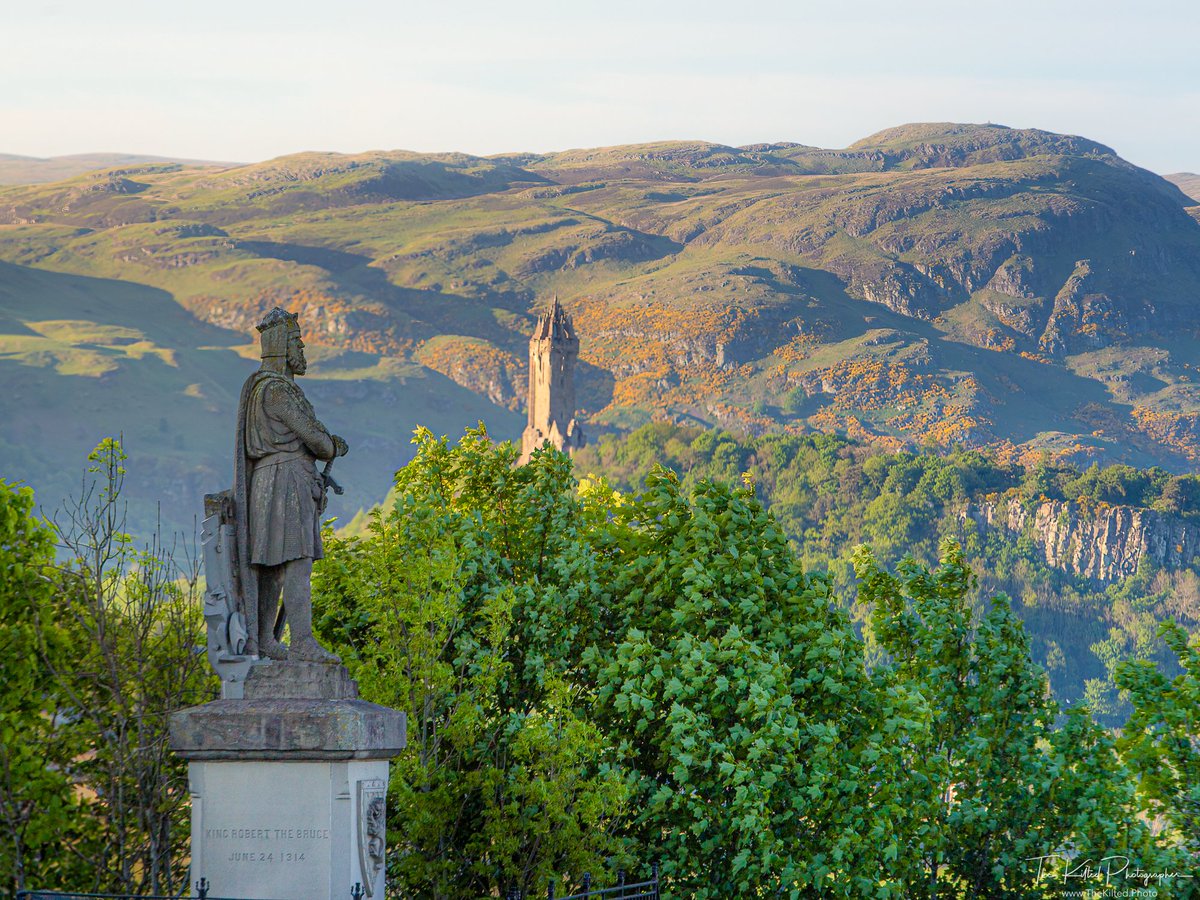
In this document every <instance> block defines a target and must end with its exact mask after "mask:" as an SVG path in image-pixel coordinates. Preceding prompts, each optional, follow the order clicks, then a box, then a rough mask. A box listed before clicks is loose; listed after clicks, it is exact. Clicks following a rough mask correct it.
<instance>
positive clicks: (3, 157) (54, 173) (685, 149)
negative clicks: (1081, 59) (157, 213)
mask: <svg viewBox="0 0 1200 900" xmlns="http://www.w3.org/2000/svg"><path fill="white" fill-rule="evenodd" d="M1047 152H1051V153H1069V154H1073V155H1087V154H1090V155H1098V156H1112V157H1116V153H1115V152H1114V151H1113V150H1112V149H1110V148H1109V147H1106V146H1104V145H1103V144H1100V143H1097V142H1096V141H1091V140H1088V139H1087V138H1082V137H1078V136H1075V135H1060V134H1055V133H1053V132H1049V131H1042V130H1039V129H1032V128H1031V129H1015V128H1009V127H1008V126H1006V125H998V124H994V123H988V124H986V125H972V124H958V123H953V122H926V123H915V124H909V125H900V126H896V127H893V128H886V129H884V130H882V131H879V132H876V133H875V134H873V135H870V136H869V137H865V138H863V139H861V140H859V141H856V142H854V143H853V144H851V145H850V146H849V147H847V148H845V149H841V150H837V149H822V148H819V147H813V146H809V145H805V144H800V143H794V142H788V141H783V142H778V143H758V144H746V145H743V146H740V147H735V146H729V145H725V144H719V143H712V142H709V141H659V142H649V143H642V144H630V145H619V146H610V147H600V148H592V149H574V150H565V151H560V152H551V153H534V152H517V153H498V154H493V155H490V156H473V155H472V154H468V153H458V152H432V153H414V152H410V151H406V150H391V151H364V152H359V153H339V152H333V151H327V152H322V151H315V152H314V151H304V152H297V153H293V154H288V155H285V156H280V157H276V158H274V159H270V160H265V161H263V162H261V163H250V164H244V163H235V162H216V161H209V160H198V159H183V158H175V157H167V156H154V155H146V154H134V153H79V154H70V155H66V156H54V157H45V158H41V157H32V156H18V155H14V154H6V153H0V184H35V183H45V182H51V181H59V180H63V179H66V178H73V177H75V176H77V175H82V174H85V173H88V172H98V171H102V170H105V169H111V168H123V167H126V166H132V165H141V164H147V163H174V164H180V165H187V166H203V167H215V168H222V169H228V168H242V167H256V166H270V165H272V164H287V163H294V164H296V166H297V171H298V172H302V171H303V170H304V169H306V168H309V167H311V165H312V163H313V162H314V161H316V160H326V161H332V160H353V161H359V162H369V161H372V160H375V161H379V160H387V159H395V160H404V159H418V158H427V159H430V160H440V161H451V160H456V159H457V160H467V159H478V160H488V161H497V160H498V161H505V162H513V163H516V164H518V165H530V164H532V163H536V162H538V161H543V160H550V159H554V160H559V161H562V162H565V163H568V164H569V167H570V168H573V169H576V168H586V165H585V164H586V163H588V162H605V161H612V160H618V159H621V158H622V157H624V158H625V159H627V160H633V159H641V160H646V161H650V164H651V166H652V168H659V169H660V170H669V169H670V168H671V166H670V165H669V163H670V162H672V161H674V162H676V163H681V162H682V163H685V164H692V165H697V166H700V167H712V168H716V169H720V168H724V167H727V166H731V165H747V164H748V165H755V166H758V167H760V168H761V167H763V166H770V165H776V166H779V167H780V173H781V174H782V173H792V174H822V173H828V172H834V171H837V172H852V171H872V170H875V171H887V170H891V169H896V168H902V169H903V168H907V169H920V168H932V167H937V166H963V165H972V164H978V163H985V162H995V161H1001V160H1013V159H1021V158H1024V157H1026V156H1033V155H1040V154H1044V153H1047ZM656 163H657V164H661V165H655V164H656ZM1164 177H1166V178H1167V179H1168V180H1172V181H1174V180H1176V179H1179V180H1180V182H1181V187H1182V182H1189V180H1190V182H1189V183H1190V185H1191V187H1192V188H1193V190H1197V192H1200V186H1198V185H1197V184H1196V183H1195V182H1196V181H1197V180H1200V176H1197V175H1193V174H1190V173H1179V174H1177V175H1167V176H1164ZM1185 193H1186V191H1185Z"/></svg>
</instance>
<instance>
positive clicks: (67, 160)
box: [0, 153, 237, 184]
mask: <svg viewBox="0 0 1200 900" xmlns="http://www.w3.org/2000/svg"><path fill="white" fill-rule="evenodd" d="M147 163H170V164H175V165H180V166H217V167H221V168H227V167H229V166H233V165H237V163H227V162H226V163H219V162H208V161H206V160H201V159H176V158H174V157H170V156H147V155H145V154H139V153H72V154H70V155H68V156H48V157H39V156H17V155H15V154H12V153H0V184H44V183H46V182H48V181H61V180H63V179H64V178H74V177H75V176H77V175H83V174H85V173H87V172H96V171H101V170H104V169H117V168H124V167H127V166H139V165H145V164H147Z"/></svg>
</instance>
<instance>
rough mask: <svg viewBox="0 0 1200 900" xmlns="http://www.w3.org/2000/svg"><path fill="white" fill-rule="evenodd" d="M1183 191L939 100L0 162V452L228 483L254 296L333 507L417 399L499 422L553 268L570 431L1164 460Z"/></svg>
mask: <svg viewBox="0 0 1200 900" xmlns="http://www.w3.org/2000/svg"><path fill="white" fill-rule="evenodd" d="M1189 204H1191V200H1190V199H1189V198H1187V197H1186V196H1185V194H1184V193H1183V192H1181V190H1180V189H1179V188H1178V187H1176V186H1175V185H1173V184H1171V183H1169V182H1167V181H1166V180H1164V179H1162V178H1160V177H1158V176H1156V175H1153V174H1152V173H1150V172H1147V171H1145V170H1142V169H1138V168H1136V167H1135V166H1132V165H1130V164H1129V163H1127V162H1125V161H1123V160H1122V159H1120V158H1119V157H1118V156H1117V155H1116V154H1114V153H1113V152H1112V151H1111V150H1109V149H1108V148H1106V147H1104V146H1102V145H1100V144H1097V143H1095V142H1092V141H1088V140H1086V139H1084V138H1080V137H1071V136H1063V135H1056V134H1051V133H1048V132H1041V131H1033V130H1016V129H1008V128H1004V127H1002V126H996V125H954V124H944V123H943V124H924V125H908V126H901V127H899V128H893V129H889V130H887V131H883V132H880V133H878V134H876V135H873V136H871V137H869V138H866V139H864V140H862V141H859V142H857V143H855V144H854V145H852V146H851V147H849V148H846V149H844V150H824V149H820V148H815V147H808V146H803V145H799V144H786V143H780V144H762V145H754V146H748V147H726V146H722V145H717V144H710V143H704V142H696V141H693V142H664V143H656V144H644V145H637V146H626V147H608V148H597V149H586V150H572V151H566V152H562V153H553V154H513V155H506V156H500V157H492V158H480V157H473V156H468V155H464V154H425V155H421V154H414V153H406V152H400V151H397V152H376V153H367V154H359V155H349V156H348V155H339V154H315V153H306V154H300V155H296V156H289V157H283V158H280V159H276V160H271V161H268V162H264V163H258V164H254V165H246V166H237V167H230V168H224V169H215V168H200V167H194V166H187V165H179V164H175V163H166V164H158V163H133V164H129V165H122V166H119V167H117V168H111V169H108V170H105V171H101V172H89V173H85V174H81V175H78V176H76V177H73V178H68V179H66V180H62V181H58V182H54V183H46V184H36V185H24V186H9V187H6V188H0V261H3V262H4V263H6V265H5V266H4V268H3V269H0V373H2V374H3V377H4V379H5V384H6V385H9V384H12V385H14V387H16V388H17V390H11V391H6V392H4V398H3V400H2V401H0V402H3V403H4V404H6V405H5V408H4V410H3V411H4V413H5V415H6V418H7V419H8V420H9V421H11V422H15V423H17V427H16V428H15V429H14V430H13V431H11V432H9V434H11V435H13V436H12V437H8V436H6V437H5V440H6V441H7V442H8V444H9V446H8V447H7V448H6V449H8V451H9V454H10V459H11V460H12V461H13V462H12V463H11V464H10V465H8V466H6V467H5V469H4V472H5V474H6V475H8V476H10V477H14V476H15V477H21V478H25V479H27V480H28V481H30V482H31V483H33V484H35V485H37V486H39V487H42V488H43V490H44V494H43V499H44V500H46V501H49V502H53V501H54V500H55V499H56V497H57V496H58V495H59V492H60V491H61V490H62V489H63V487H62V486H63V485H65V484H66V483H67V482H68V481H69V479H70V478H71V477H73V476H71V475H70V474H69V473H72V472H74V471H75V470H76V469H77V466H78V460H79V458H80V454H81V452H83V451H85V450H86V449H87V446H90V445H91V443H94V441H95V439H98V438H99V436H101V435H103V434H106V433H110V432H113V431H117V430H123V431H125V432H126V434H127V436H128V438H129V443H130V444H131V445H132V449H133V450H134V451H135V452H137V453H141V454H144V456H145V458H146V459H147V460H152V461H153V463H152V465H153V466H155V467H157V468H153V469H152V470H151V471H152V474H151V475H150V476H147V481H146V483H145V484H144V485H139V486H138V489H139V491H141V492H142V493H140V494H139V495H138V497H137V500H138V504H139V505H138V510H139V512H138V516H139V521H141V522H145V521H147V517H148V516H149V515H150V513H151V512H152V510H150V509H149V508H147V507H146V503H148V502H149V500H150V498H152V497H160V496H169V497H171V498H172V502H171V507H170V510H169V513H168V515H167V518H168V519H169V520H170V521H171V522H172V523H174V522H178V521H180V520H181V519H183V518H185V517H184V515H183V513H184V511H186V510H189V509H195V508H198V506H197V504H198V500H199V495H200V493H202V492H203V491H204V490H210V489H215V488H217V487H221V486H223V484H222V482H223V480H227V479H226V478H225V476H224V473H225V472H226V471H227V468H228V463H227V460H226V456H227V455H228V454H227V451H226V448H225V444H226V443H227V442H228V431H229V430H230V429H231V427H232V426H231V419H232V399H231V398H232V395H233V392H234V391H235V390H236V386H237V384H238V383H240V381H241V379H242V378H243V377H244V376H245V374H246V373H248V372H249V371H250V370H251V369H252V367H253V362H252V360H251V358H250V357H252V355H253V354H252V348H251V346H250V335H251V334H252V326H253V324H254V322H256V321H257V319H258V318H259V317H260V316H261V315H262V314H263V313H264V312H265V311H266V310H267V309H269V308H270V307H271V306H273V305H275V304H282V305H285V306H288V307H290V308H292V309H295V310H298V311H300V312H301V314H302V316H303V320H304V321H305V322H306V323H307V327H308V329H309V333H308V335H307V336H306V341H307V342H308V344H309V346H310V348H311V349H312V351H313V355H314V357H315V364H314V365H313V367H312V375H311V376H310V377H309V378H308V380H307V381H306V384H307V386H308V390H309V391H310V393H312V394H313V396H314V400H315V401H316V402H317V408H318V412H319V413H320V414H321V415H322V416H323V417H324V418H325V419H327V420H328V422H329V424H330V425H331V426H333V427H335V428H336V429H338V430H339V431H340V432H341V433H344V434H345V435H346V436H347V438H348V439H349V440H350V442H351V445H352V453H351V455H350V456H349V457H347V458H346V461H345V463H344V465H345V468H346V472H345V478H344V480H345V481H346V482H348V484H349V486H350V487H351V489H352V490H353V491H354V493H353V495H352V496H351V497H350V498H349V499H348V501H346V502H345V503H344V504H343V506H342V508H340V509H338V508H337V507H336V506H335V508H334V510H333V511H335V512H338V513H340V514H342V515H346V514H350V513H353V512H354V510H355V509H357V507H358V506H361V505H366V504H368V503H369V502H371V501H372V500H375V499H377V498H378V497H379V496H381V495H382V493H383V491H384V489H385V488H386V486H387V483H388V479H389V473H390V471H391V470H392V469H393V468H394V467H395V466H396V465H398V464H400V463H401V462H402V461H403V459H404V458H405V457H404V449H405V446H406V441H407V434H408V432H409V430H410V428H411V427H412V426H413V425H415V424H417V423H418V422H422V423H425V424H429V425H430V426H431V427H433V428H434V429H435V430H445V431H450V432H457V431H458V430H460V428H461V426H462V425H464V424H469V423H472V422H474V421H475V420H476V419H478V418H481V417H482V418H486V419H487V420H488V421H489V424H490V425H491V426H492V432H493V433H494V434H497V435H499V436H501V437H510V436H515V434H516V433H517V431H518V430H519V427H520V420H519V411H520V409H521V407H522V403H523V397H522V396H521V392H522V389H523V388H522V385H523V373H524V365H525V352H526V351H525V345H526V340H527V337H526V336H527V334H528V332H529V330H530V328H531V326H532V323H533V317H534V314H535V313H536V311H537V310H538V309H540V308H541V307H542V306H543V305H544V304H545V303H546V302H548V300H549V297H550V296H551V295H552V294H553V293H557V294H558V295H559V296H560V298H561V299H562V300H563V301H564V303H565V304H566V305H567V306H568V308H569V309H570V310H571V311H572V312H573V313H574V315H575V319H576V325H577V329H578V331H579V332H580V334H581V336H582V339H583V349H582V351H581V372H580V375H579V383H580V396H581V404H582V405H583V406H584V407H585V412H586V415H587V419H588V420H589V421H590V423H591V426H590V427H591V430H592V432H593V433H598V432H603V431H604V430H618V431H619V430H625V429H629V428H631V427H635V426H637V425H640V424H642V423H645V422H647V421H651V420H666V421H672V422H676V423H687V424H696V425H709V426H711V425H719V426H722V427H727V428H730V429H732V430H734V431H738V432H742V433H750V434H753V433H758V432H761V431H765V430H772V431H783V432H786V433H792V434H805V433H810V432H816V431H837V432H841V433H846V434H849V435H851V436H852V437H857V438H870V439H873V440H877V441H880V442H882V444H883V445H884V446H887V447H891V448H893V449H898V448H901V447H912V446H922V445H927V444H928V445H933V446H940V447H951V446H967V447H983V446H987V447H991V448H994V450H995V451H996V452H997V453H998V454H999V458H1000V459H1002V460H1009V461H1013V462H1016V461H1020V460H1026V461H1029V460H1033V459H1038V458H1040V457H1041V456H1042V455H1043V454H1049V455H1050V456H1051V457H1053V458H1061V459H1064V460H1074V461H1077V462H1081V463H1084V464H1086V463H1087V462H1089V461H1090V460H1092V459H1096V460H1101V461H1121V462H1128V463H1131V464H1135V465H1140V466H1148V465H1153V464H1157V465H1161V466H1163V467H1165V468H1166V469H1169V470H1172V471H1184V470H1189V469H1191V468H1192V467H1194V466H1195V464H1196V462H1197V461H1200V384H1198V383H1197V379H1198V378H1200V368H1198V366H1200V352H1198V351H1197V348H1196V340H1195V338H1196V335H1197V330H1198V329H1200V305H1198V303H1197V301H1198V300H1200V223H1198V222H1197V220H1196V219H1195V218H1193V217H1192V215H1189V212H1188V210H1187V207H1188V206H1189ZM89 304H90V305H89ZM134 385H136V387H135V386H134ZM164 423H165V424H164ZM38 435H41V436H42V439H41V440H40V441H39V440H38ZM84 445H86V446H84ZM35 448H36V449H35ZM338 465H339V467H341V466H343V463H342V462H339V464H338Z"/></svg>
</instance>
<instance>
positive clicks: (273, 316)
mask: <svg viewBox="0 0 1200 900" xmlns="http://www.w3.org/2000/svg"><path fill="white" fill-rule="evenodd" d="M280 325H282V326H284V327H285V328H289V329H290V328H295V329H296V330H299V329H300V322H299V321H298V319H297V316H296V314H295V313H290V312H288V311H287V310H286V309H281V308H280V307H278V306H277V307H275V308H274V309H273V310H271V311H270V312H269V313H267V315H266V317H265V318H264V319H263V320H262V321H261V322H259V323H258V325H257V326H255V327H256V328H258V331H259V333H260V334H261V333H262V332H264V331H266V330H267V329H268V328H277V327H279V326H280Z"/></svg>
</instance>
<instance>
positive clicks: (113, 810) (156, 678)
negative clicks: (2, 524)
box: [30, 438, 215, 894]
mask: <svg viewBox="0 0 1200 900" xmlns="http://www.w3.org/2000/svg"><path fill="white" fill-rule="evenodd" d="M88 459H89V466H88V471H87V475H86V476H85V479H84V483H83V489H82V491H81V493H80V494H79V495H78V496H76V497H74V498H72V499H70V500H68V501H67V503H66V504H65V505H64V507H63V508H62V509H60V510H59V511H58V512H57V513H56V514H55V515H54V516H53V517H52V525H53V530H54V536H55V540H56V542H57V544H58V546H59V551H60V556H61V558H62V559H63V560H64V561H63V562H62V563H61V564H60V565H59V566H58V567H57V568H56V571H55V573H54V575H53V589H52V591H51V593H50V596H49V597H47V598H45V599H44V600H43V601H42V602H40V603H39V604H37V605H35V606H33V607H32V608H31V609H30V614H31V617H32V619H33V621H34V622H35V623H36V626H37V629H38V634H39V639H40V642H41V646H42V651H41V657H40V660H39V661H40V663H41V665H42V667H43V671H44V673H45V675H46V677H47V678H48V679H49V681H50V683H51V684H52V686H53V691H54V694H55V696H56V697H57V698H58V703H59V706H58V716H59V717H60V718H61V719H62V720H63V722H64V723H66V724H65V725H64V728H63V730H64V734H65V736H66V738H67V739H68V741H70V742H71V752H70V754H69V757H68V759H67V760H64V761H63V763H62V769H63V771H64V772H66V773H67V774H68V775H69V777H70V778H71V779H72V780H73V781H74V782H75V783H76V784H77V785H78V786H79V789H80V793H81V795H83V796H85V797H86V798H87V799H86V800H84V801H83V809H82V812H83V815H82V816H81V817H80V818H81V819H82V820H83V821H84V822H85V823H86V826H87V832H86V834H85V835H84V836H83V838H82V839H81V841H80V842H78V843H70V842H68V843H66V844H65V845H63V846H62V847H61V851H62V852H63V853H73V854H75V855H77V856H78V857H80V859H81V860H83V861H84V862H85V863H86V871H87V875H86V877H85V878H84V879H83V880H82V881H81V882H77V883H76V884H75V885H73V887H76V888H77V889H84V888H87V889H92V890H111V891H119V892H124V893H131V894H138V893H155V894H170V893H173V892H175V891H177V890H179V889H180V888H182V887H184V886H186V884H187V877H188V870H187V860H188V802H189V796H188V789H187V773H186V767H185V765H184V763H183V761H182V760H180V759H179V758H178V757H176V756H175V755H174V754H173V753H172V752H171V751H170V748H169V746H168V731H167V718H168V716H169V715H170V713H171V712H173V711H174V710H176V709H179V708H181V707H184V706H189V705H192V704H195V703H203V702H205V701H206V700H209V699H212V698H213V696H214V688H215V680H214V678H213V676H212V674H211V672H210V671H209V669H208V665H207V661H206V660H205V658H204V656H203V654H201V653H200V652H199V644H200V641H201V639H202V638H201V635H202V631H203V619H202V616H201V609H200V603H199V588H198V583H199V572H198V570H197V561H196V559H195V556H194V555H186V554H182V555H179V556H177V554H176V552H175V549H174V546H173V545H171V546H164V545H163V543H162V542H161V541H160V539H159V538H158V537H157V536H156V537H155V538H154V539H153V540H152V543H151V544H150V545H149V546H147V547H144V548H140V549H139V548H138V547H137V546H136V545H135V544H134V542H133V539H132V538H131V537H130V535H129V534H128V533H127V532H126V530H125V505H124V501H123V500H122V497H121V493H122V488H123V485H124V478H125V460H126V456H125V452H124V450H123V449H122V447H121V445H120V443H119V442H118V441H116V440H114V439H111V438H110V439H106V440H104V441H102V442H101V443H100V444H99V445H98V446H97V447H96V449H95V450H94V451H93V452H92V453H91V454H90V456H89V457H88ZM59 646H62V647H64V648H65V649H64V650H63V651H62V652H58V651H57V650H56V647H59Z"/></svg>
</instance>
